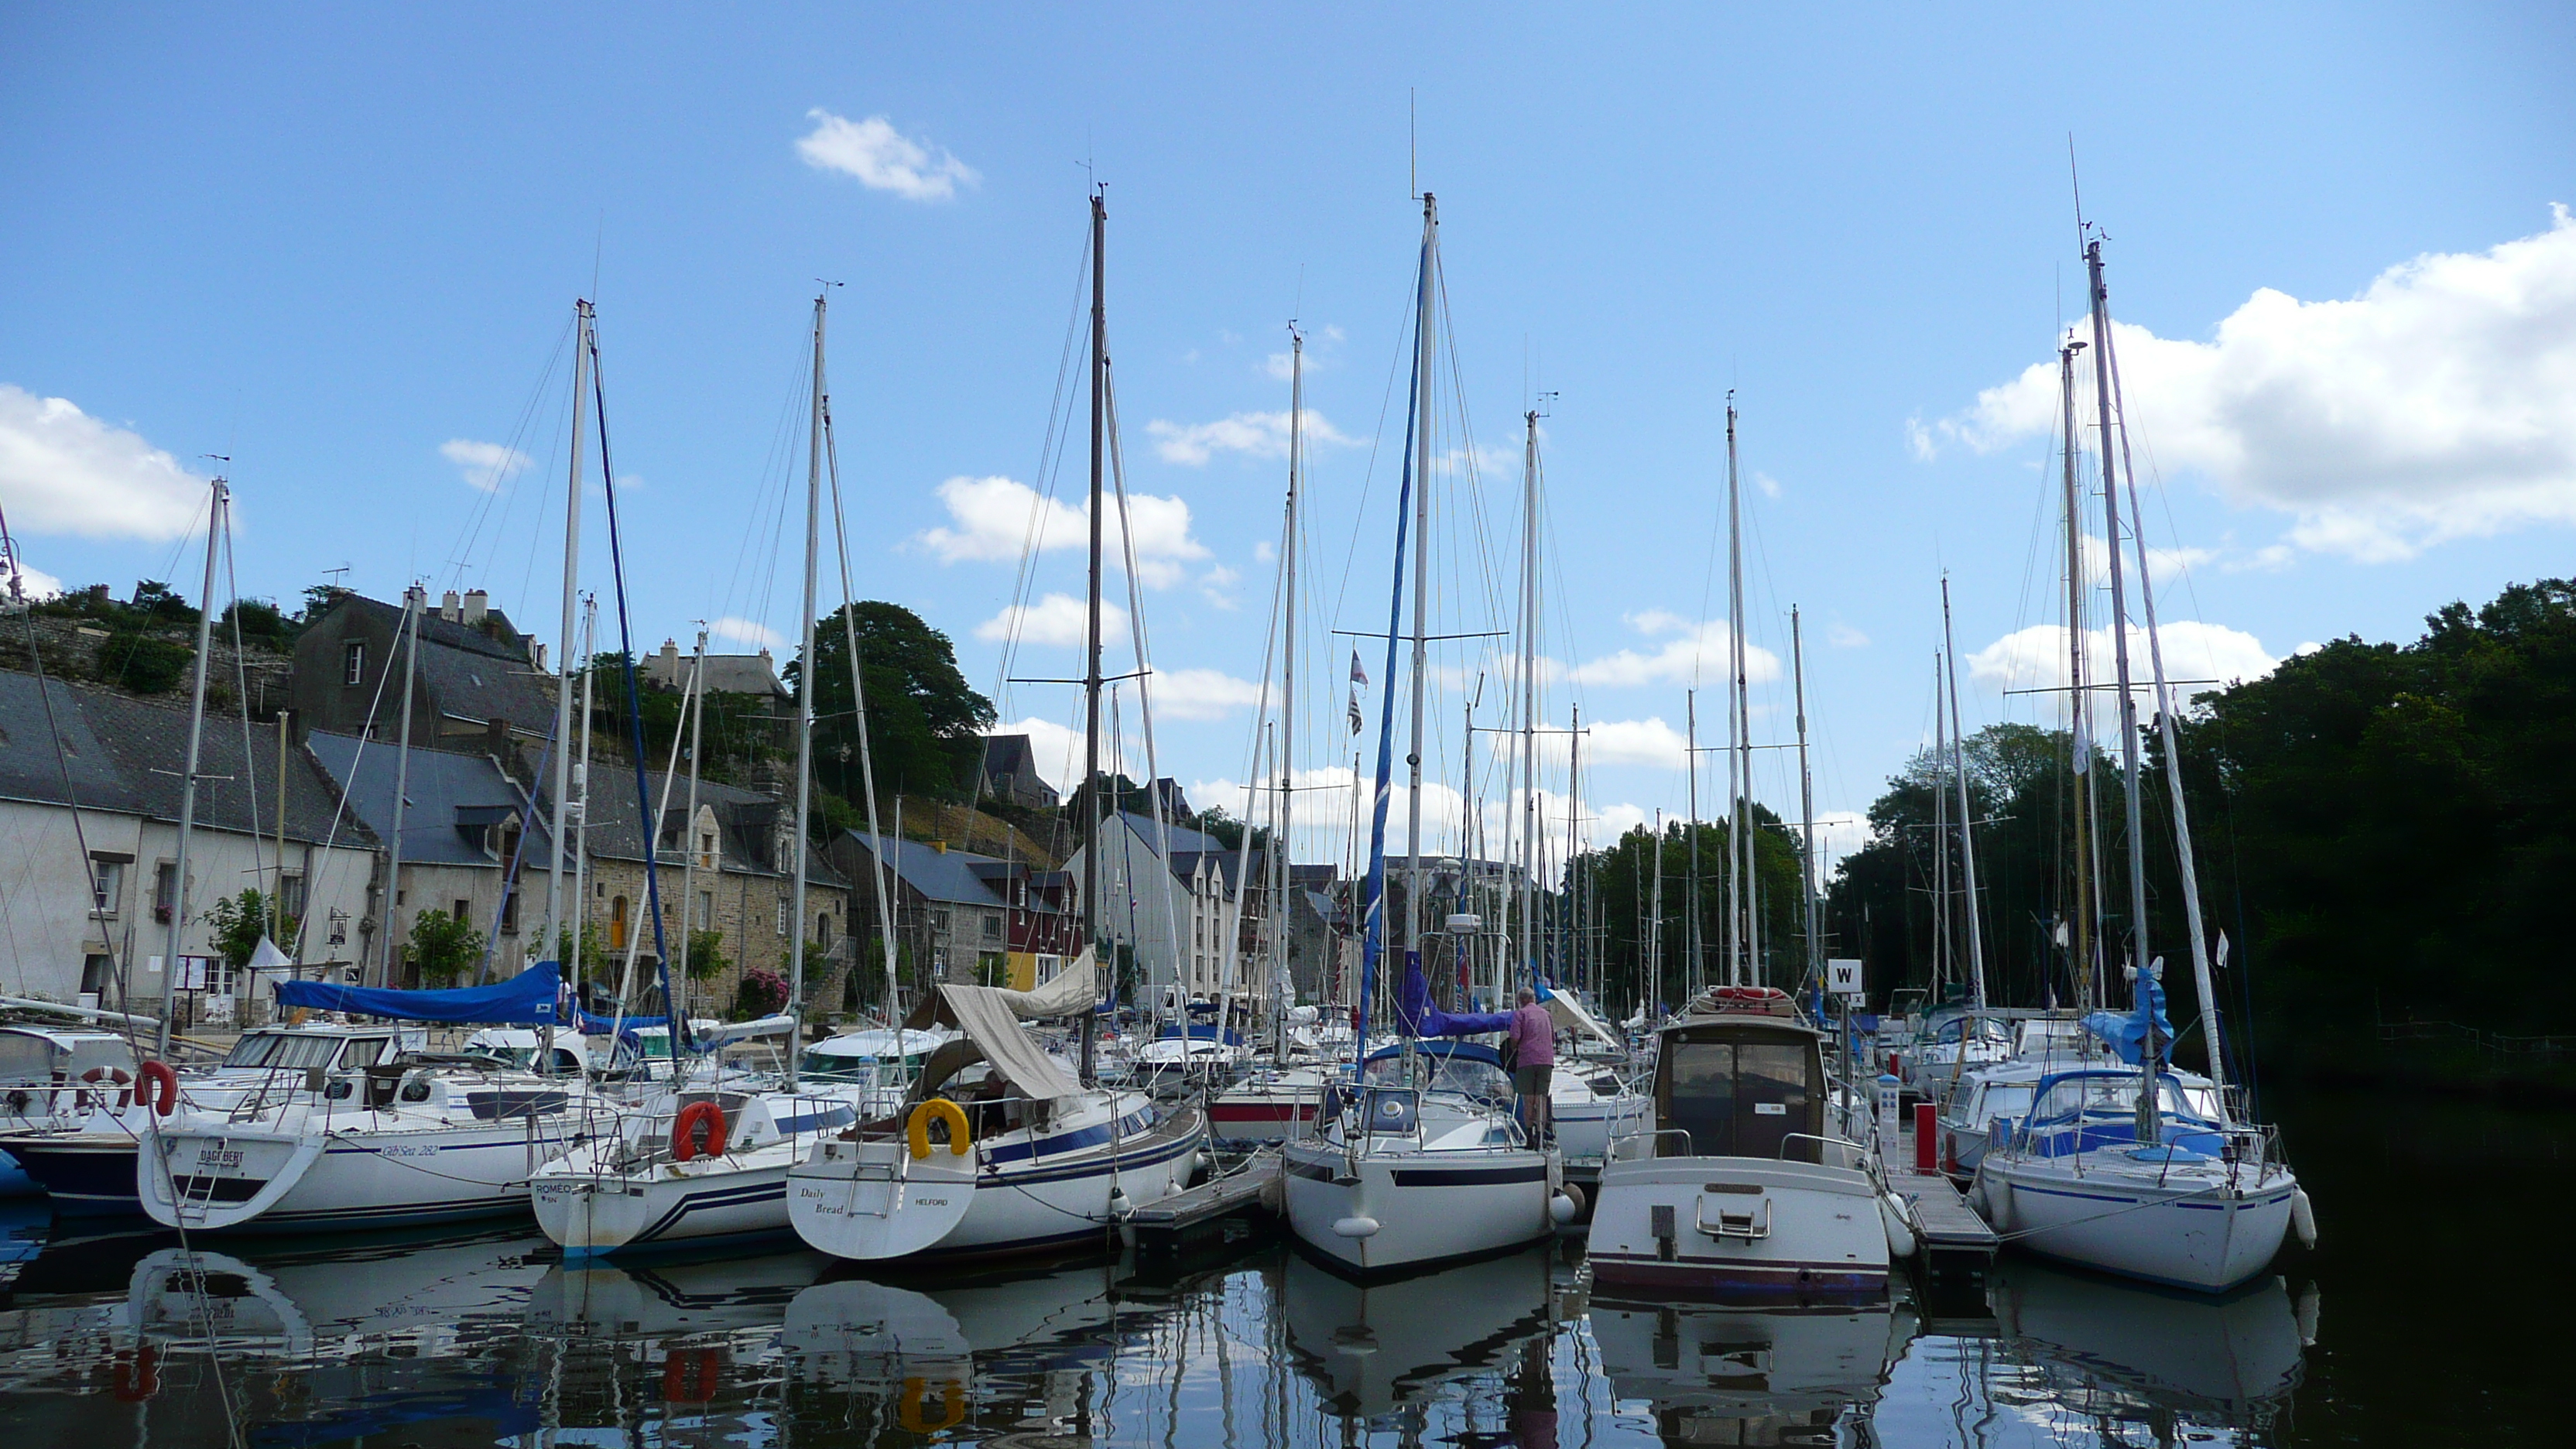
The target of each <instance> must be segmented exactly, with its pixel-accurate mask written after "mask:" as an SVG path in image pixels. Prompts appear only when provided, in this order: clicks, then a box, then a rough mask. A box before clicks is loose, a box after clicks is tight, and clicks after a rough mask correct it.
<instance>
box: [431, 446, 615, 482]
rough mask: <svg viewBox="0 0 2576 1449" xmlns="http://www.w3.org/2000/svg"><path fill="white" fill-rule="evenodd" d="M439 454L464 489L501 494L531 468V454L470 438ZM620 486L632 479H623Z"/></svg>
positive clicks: (443, 448)
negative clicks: (505, 485) (529, 461)
mask: <svg viewBox="0 0 2576 1449" xmlns="http://www.w3.org/2000/svg"><path fill="white" fill-rule="evenodd" d="M438 455H439V456H440V457H442V458H445V459H446V460H447V461H449V462H451V463H453V464H455V465H456V473H457V476H458V477H460V478H463V479H464V480H465V486H466V487H468V488H472V489H474V490H476V491H478V492H482V493H493V492H498V491H499V490H500V487H501V485H502V484H504V483H507V482H509V481H510V480H511V479H512V478H515V477H517V476H518V475H519V473H520V471H521V470H522V469H524V468H526V467H527V466H528V455H527V454H525V453H522V452H520V451H519V450H518V449H516V448H506V447H503V446H502V445H501V444H499V443H478V442H475V441H474V440H473V439H471V438H450V439H448V440H447V441H446V442H444V443H441V444H439V445H438ZM617 481H618V482H620V483H629V482H633V481H634V480H633V479H629V478H620V479H618V480H617Z"/></svg>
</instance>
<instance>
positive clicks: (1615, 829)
mask: <svg viewBox="0 0 2576 1449" xmlns="http://www.w3.org/2000/svg"><path fill="white" fill-rule="evenodd" d="M1592 813H1593V815H1594V817H1595V818H1594V820H1593V822H1592V830H1593V835H1592V845H1593V848H1594V849H1596V850H1598V849H1601V848H1602V847H1604V846H1606V845H1608V844H1609V843H1610V842H1612V841H1614V840H1617V839H1618V838H1619V837H1620V836H1623V835H1625V834H1627V833H1628V832H1629V831H1631V830H1634V829H1636V828H1638V827H1639V826H1641V825H1650V824H1652V822H1653V821H1654V818H1655V815H1654V812H1653V811H1651V810H1648V809H1647V808H1646V807H1645V806H1643V805H1627V804H1620V805H1604V806H1602V807H1601V808H1600V809H1598V810H1595V811H1593V812H1592Z"/></svg>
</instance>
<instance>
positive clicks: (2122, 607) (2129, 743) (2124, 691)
mask: <svg viewBox="0 0 2576 1449" xmlns="http://www.w3.org/2000/svg"><path fill="white" fill-rule="evenodd" d="M2084 270H2085V273H2086V276H2087V277H2088V279H2089V280H2090V282H2091V284H2092V289H2093V359H2094V361H2093V392H2094V405H2095V408H2096V410H2097V411H2098V412H2099V414H2100V418H2101V429H2102V431H2101V439H2102V520H2103V526H2104V528H2105V530H2106V534H2105V537H2106V540H2107V541H2108V543H2109V544H2110V547H2109V549H2108V550H2107V552H2108V553H2109V555H2110V562H2111V660H2112V664H2113V666H2114V667H2115V668H2116V669H2117V670H2118V673H2119V684H2120V773H2121V788H2122V789H2123V791H2125V792H2126V795H2127V799H2126V802H2125V803H2126V805H2127V809H2128V827H2129V831H2128V839H2129V852H2128V854H2129V941H2130V948H2129V949H2130V955H2129V962H2130V964H2131V965H2132V966H2134V967H2135V968H2136V969H2137V970H2138V971H2139V972H2141V973H2144V972H2145V971H2146V970H2147V968H2148V967H2149V966H2150V965H2151V964H2153V962H2154V959H2155V958H2154V957H2152V956H2149V955H2148V954H2147V857H2146V851H2145V850H2144V849H2143V848H2142V847H2143V845H2144V843H2145V835H2144V831H2143V823H2144V819H2145V815H2144V809H2143V807H2142V805H2141V804H2140V802H2139V799H2138V698H2137V696H2136V695H2135V694H2133V693H2131V692H2130V689H2129V601H2128V592H2127V581H2126V580H2125V579H2124V578H2123V577H2122V573H2121V569H2120V492H2119V489H2118V488H2117V487H2116V486H2115V482H2116V474H2117V472H2118V466H2119V465H2118V463H2117V461H2116V460H2115V459H2114V458H2113V457H2112V456H2111V437H2112V420H2111V369H2110V368H2109V367H2108V366H2106V365H2105V359H2107V358H2108V357H2109V356H2110V340H2111V294H2110V291H2109V289H2108V288H2107V287H2105V286H2104V285H2103V282H2102V243H2101V242H2099V241H2092V242H2087V243H2085V246H2084ZM2149 1070H2151V1071H2152V1070H2153V1068H2152V1067H2150V1068H2149ZM2152 1097H2153V1094H2152V1093H2150V1094H2149V1098H2150V1100H2152Z"/></svg>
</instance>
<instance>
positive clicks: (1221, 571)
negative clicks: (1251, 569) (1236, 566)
mask: <svg viewBox="0 0 2576 1449" xmlns="http://www.w3.org/2000/svg"><path fill="white" fill-rule="evenodd" d="M1242 581H1243V575H1241V574H1239V573H1236V572H1235V571H1234V570H1232V569H1230V568H1227V567H1226V566H1225V565H1223V564H1211V565H1209V566H1208V571H1207V572H1206V573H1203V574H1201V575H1199V597H1200V598H1203V599H1205V600H1207V601H1208V603H1209V604H1210V605H1211V606H1212V607H1215V608H1219V609H1232V608H1234V607H1235V603H1234V595H1232V594H1230V593H1228V592H1226V591H1227V590H1228V589H1231V588H1233V587H1234V586H1235V585H1236V584H1238V583H1241V582H1242Z"/></svg>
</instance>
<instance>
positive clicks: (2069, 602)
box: [2057, 338, 2100, 1012]
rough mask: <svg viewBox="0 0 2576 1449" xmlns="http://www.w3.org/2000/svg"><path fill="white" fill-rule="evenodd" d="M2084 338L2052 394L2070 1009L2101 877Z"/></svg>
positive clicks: (2068, 353)
mask: <svg viewBox="0 0 2576 1449" xmlns="http://www.w3.org/2000/svg"><path fill="white" fill-rule="evenodd" d="M2083 350H2084V344H2083V343H2082V342H2079V341H2076V340H2075V339H2073V338H2069V339H2068V340H2067V342H2066V345H2065V346H2063V347H2060V348H2059V349H2058V350H2057V395H2058V401H2059V405H2060V407H2061V409H2062V410H2063V412H2064V414H2065V419H2064V422H2063V423H2062V425H2061V428H2062V436H2063V438H2064V441H2065V444H2066V451H2065V463H2066V467H2065V489H2066V683H2067V694H2066V700H2067V704H2066V710H2067V713H2066V733H2067V754H2068V756H2069V759H2068V765H2069V767H2070V768H2071V769H2072V770H2073V772H2074V777H2075V779H2074V785H2075V788H2074V789H2073V790H2072V791H2070V792H2069V793H2070V794H2072V795H2073V796H2074V798H2075V889H2074V891H2073V892H2072V893H2071V898H2072V900H2073V902H2074V910H2073V912H2072V915H2073V918H2074V926H2075V929H2074V933H2073V937H2072V945H2073V952H2072V954H2071V955H2070V956H2069V957H2068V964H2069V965H2070V966H2071V967H2072V968H2073V969H2072V970H2071V971H2070V972H2069V973H2068V974H2070V975H2071V976H2073V977H2074V978H2075V982H2074V985H2075V1009H2076V1010H2077V1011H2079V1012H2084V1011H2090V1010H2092V1009H2093V1003H2094V1001H2095V996H2094V969H2095V965H2096V963H2095V961H2094V959H2093V924H2094V910H2095V907H2096V906H2097V905H2098V903H2099V902H2098V898H2097V893H2098V892H2099V890H2100V883H2099V882H2098V881H2097V880H2096V879H2095V878H2094V876H2095V867H2094V860H2093V725H2092V710H2093V701H2092V697H2091V695H2090V694H2089V693H2088V692H2087V687H2086V683H2085V678H2084V552H2083V540H2084V501H2083V495H2082V494H2080V493H2079V492H2078V491H2077V490H2076V484H2075V354H2076V353H2078V352H2081V351H2083Z"/></svg>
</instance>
